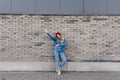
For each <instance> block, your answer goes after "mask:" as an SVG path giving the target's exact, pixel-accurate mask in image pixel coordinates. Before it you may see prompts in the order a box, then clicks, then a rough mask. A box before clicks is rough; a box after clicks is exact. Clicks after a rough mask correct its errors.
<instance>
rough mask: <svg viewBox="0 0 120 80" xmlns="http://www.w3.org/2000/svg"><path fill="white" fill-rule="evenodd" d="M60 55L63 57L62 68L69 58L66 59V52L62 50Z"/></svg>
mask: <svg viewBox="0 0 120 80" xmlns="http://www.w3.org/2000/svg"><path fill="white" fill-rule="evenodd" d="M60 57H61V59H62V63H61V64H60V68H62V67H63V66H64V65H65V63H66V62H67V59H66V56H65V54H64V52H60Z"/></svg>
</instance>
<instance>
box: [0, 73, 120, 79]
mask: <svg viewBox="0 0 120 80" xmlns="http://www.w3.org/2000/svg"><path fill="white" fill-rule="evenodd" d="M0 80H120V72H117V71H115V72H113V71H112V72H62V74H61V75H60V76H58V75H57V74H56V72H0Z"/></svg>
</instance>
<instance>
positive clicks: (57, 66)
mask: <svg viewBox="0 0 120 80" xmlns="http://www.w3.org/2000/svg"><path fill="white" fill-rule="evenodd" d="M54 55H55V61H56V70H57V71H58V70H60V60H59V52H58V50H57V49H55V50H54Z"/></svg>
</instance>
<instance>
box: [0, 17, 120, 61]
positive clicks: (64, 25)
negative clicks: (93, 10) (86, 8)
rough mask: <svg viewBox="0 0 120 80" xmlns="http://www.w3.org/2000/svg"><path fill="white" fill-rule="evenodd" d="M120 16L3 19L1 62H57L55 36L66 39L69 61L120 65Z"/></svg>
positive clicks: (0, 34) (0, 41) (0, 27)
mask: <svg viewBox="0 0 120 80" xmlns="http://www.w3.org/2000/svg"><path fill="white" fill-rule="evenodd" d="M119 24H120V16H42V15H0V61H14V62H19V61H20V62H34V61H35V62H43V61H45V62H48V61H54V56H53V42H52V41H51V40H50V39H49V38H48V36H47V35H46V33H45V32H44V29H45V28H46V29H48V31H49V32H50V33H51V34H53V35H54V33H55V32H56V31H61V32H62V34H63V36H64V37H65V38H66V39H67V42H68V43H67V47H66V51H65V54H66V56H67V59H68V61H119V60H120V25H119Z"/></svg>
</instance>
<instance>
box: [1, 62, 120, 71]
mask: <svg viewBox="0 0 120 80" xmlns="http://www.w3.org/2000/svg"><path fill="white" fill-rule="evenodd" d="M0 71H55V62H0ZM62 71H120V63H119V62H67V64H66V65H65V66H64V67H63V69H62Z"/></svg>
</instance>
